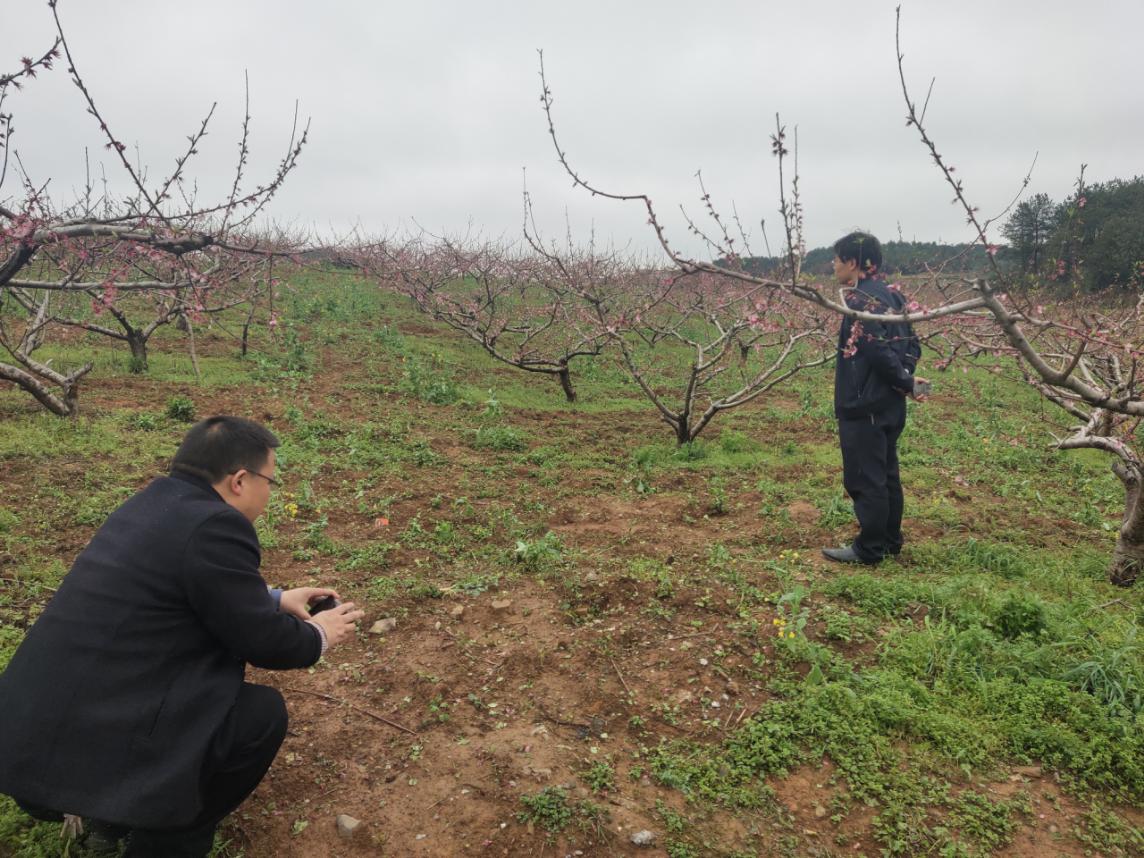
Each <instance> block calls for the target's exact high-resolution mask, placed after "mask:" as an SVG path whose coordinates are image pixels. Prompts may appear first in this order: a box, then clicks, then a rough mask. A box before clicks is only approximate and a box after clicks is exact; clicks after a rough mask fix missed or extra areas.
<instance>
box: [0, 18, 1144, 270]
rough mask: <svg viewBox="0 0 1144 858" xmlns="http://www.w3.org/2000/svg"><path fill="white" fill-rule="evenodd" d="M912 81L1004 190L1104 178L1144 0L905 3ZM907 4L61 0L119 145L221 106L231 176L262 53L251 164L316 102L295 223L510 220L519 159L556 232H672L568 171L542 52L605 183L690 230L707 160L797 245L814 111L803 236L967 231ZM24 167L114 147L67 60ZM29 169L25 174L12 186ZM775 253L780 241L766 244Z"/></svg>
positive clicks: (9, 57)
mask: <svg viewBox="0 0 1144 858" xmlns="http://www.w3.org/2000/svg"><path fill="white" fill-rule="evenodd" d="M903 7H904V8H903V30H904V32H903V36H904V49H905V53H906V68H907V72H908V74H909V76H910V83H911V86H912V88H913V91H914V95H915V97H916V98H918V99H921V98H923V97H924V94H925V90H926V87H927V86H928V83H929V80H930V78H931V77H934V76H936V77H937V83H936V86H935V89H934V95H933V99H932V101H931V104H930V108H929V121H930V123H931V129H932V131H933V134H934V136H935V137H936V138H937V139H938V141H939V144H940V147H941V150H942V152H943V154H945V155H946V156H948V157H949V159H950V161H951V162H952V163H954V164H955V165H956V166H957V167H958V169H959V172H960V174H961V176H962V177H963V179H964V181H965V183H966V188H967V189H968V191H969V193H970V194H971V195H972V197H973V198H974V199H975V201H976V202H977V203H978V204H979V205H980V206H981V208H982V210H983V211H984V212H986V213H989V212H993V211H998V210H1000V209H1001V208H1002V207H1003V206H1004V205H1005V204H1006V203H1007V202H1008V200H1009V199H1010V198H1011V197H1012V195H1013V194H1014V193H1015V191H1016V189H1017V187H1018V186H1019V183H1020V179H1021V178H1022V177H1023V175H1024V174H1025V171H1026V170H1027V169H1028V165H1029V163H1030V162H1031V161H1032V159H1033V156H1034V154H1035V153H1038V152H1039V157H1038V161H1037V167H1036V170H1035V172H1034V175H1033V180H1032V184H1031V186H1030V191H1031V192H1035V191H1045V192H1047V193H1049V194H1050V195H1052V196H1053V197H1056V198H1060V197H1062V196H1064V195H1065V194H1066V193H1067V192H1068V190H1069V187H1070V185H1071V183H1072V181H1073V179H1074V178H1075V175H1076V171H1077V168H1078V167H1079V165H1080V163H1081V162H1086V163H1088V164H1089V176H1090V178H1091V179H1093V180H1098V181H1099V180H1103V179H1107V178H1111V177H1115V176H1119V177H1130V176H1132V175H1135V174H1138V173H1141V172H1144V170H1142V167H1141V164H1142V158H1141V153H1142V152H1144V146H1142V143H1144V96H1142V95H1141V89H1140V81H1141V80H1144V52H1141V51H1140V50H1139V49H1138V36H1137V35H1136V34H1138V33H1139V32H1141V31H1142V29H1144V4H1139V3H1135V2H1112V1H1111V0H1108V2H1090V3H1088V4H1085V5H1084V6H1083V8H1082V7H1080V6H1078V5H1077V4H1075V3H1071V2H1068V3H1066V2H1027V0H1019V2H1008V3H1004V4H998V3H994V2H985V0H968V2H962V3H958V4H948V3H938V2H920V0H914V2H910V0H906V2H904V3H903ZM893 8H894V4H893V3H892V2H855V0H850V2H834V0H831V1H830V2H827V0H821V2H805V3H801V4H778V3H772V2H758V0H756V2H713V3H710V4H707V5H706V6H700V5H699V4H695V3H684V2H678V0H661V1H660V2H654V3H653V2H627V3H618V2H614V0H613V2H600V1H599V0H585V2H581V3H578V4H554V3H538V2H533V3H522V2H515V0H514V1H513V2H503V3H500V4H496V5H495V6H493V5H490V4H479V3H464V2H425V3H421V4H407V3H392V2H382V3H377V4H363V3H350V2H336V1H334V0H328V2H325V3H321V4H316V3H312V2H307V3H304V2H299V0H278V2H269V0H246V2H240V3H235V2H222V0H199V2H197V3H195V4H173V3H162V2H144V0H115V2H112V0H84V2H80V0H61V2H60V14H61V17H62V18H63V20H64V24H65V27H66V29H67V32H68V35H69V40H70V42H71V45H72V49H73V52H74V54H75V56H76V60H77V63H78V64H79V68H80V70H81V72H82V73H83V75H84V77H85V79H86V80H87V82H88V84H89V85H90V87H91V89H92V90H93V92H94V93H95V94H96V97H97V101H98V103H99V104H100V107H101V109H102V110H104V111H105V113H106V115H107V117H108V118H109V120H111V122H112V125H113V127H114V128H115V129H117V133H118V134H119V135H120V136H121V139H123V141H124V142H126V143H128V144H129V145H131V146H134V145H135V144H138V147H139V151H140V152H141V158H142V160H143V162H144V163H146V164H147V165H149V168H150V171H151V174H152V175H153V176H158V175H159V174H161V173H164V171H168V170H169V169H170V165H171V164H172V162H173V159H174V157H175V155H176V154H177V153H178V151H179V150H180V147H181V144H182V143H183V140H184V137H185V135H186V134H188V133H190V132H191V131H192V130H193V129H194V128H195V126H196V125H197V122H198V121H199V119H200V118H201V116H202V115H204V113H205V112H206V110H207V109H208V108H209V106H210V104H211V103H212V102H214V101H216V100H217V101H218V102H219V107H218V110H217V113H216V118H215V121H214V125H213V127H212V133H211V135H210V137H209V138H208V145H206V146H204V147H203V153H202V156H201V157H200V159H199V162H198V165H197V168H196V176H197V177H198V179H199V181H200V185H201V186H202V188H203V192H204V193H207V192H212V193H221V192H222V189H223V188H224V187H226V186H227V183H228V182H229V170H230V167H231V165H232V163H233V161H234V158H235V155H236V148H235V147H236V143H237V139H238V128H239V125H240V122H241V118H242V100H243V74H244V71H246V70H249V73H250V80H251V101H252V113H253V115H254V125H253V130H254V138H253V144H254V157H253V164H254V166H255V175H257V176H259V177H264V176H266V175H267V174H268V173H270V172H271V171H272V169H273V166H274V164H275V163H276V162H277V160H278V159H279V158H280V157H281V155H282V154H283V151H284V149H285V146H286V142H287V139H288V135H289V133H290V124H291V120H292V116H293V111H294V103H295V100H297V101H299V102H300V105H301V112H302V115H303V117H306V116H308V117H310V118H311V120H312V126H311V133H312V142H311V144H310V145H309V146H308V147H307V150H306V152H305V154H304V156H303V159H302V165H301V167H300V169H299V171H298V172H297V173H296V174H295V175H294V176H292V177H291V179H290V181H289V182H288V184H287V186H286V188H285V189H284V190H283V192H282V193H281V195H280V196H279V198H278V199H277V200H276V201H275V203H274V206H273V214H274V215H275V216H276V217H279V218H281V219H283V220H287V221H291V222H294V223H301V224H313V225H314V226H315V227H316V228H317V229H318V230H321V231H330V230H341V229H345V228H347V227H349V226H350V225H352V224H355V223H360V224H361V225H362V227H363V228H364V229H366V230H369V231H373V232H382V231H384V230H386V229H387V228H392V227H396V226H398V225H401V224H406V225H408V224H410V223H412V222H413V221H414V220H415V221H416V222H418V223H421V224H424V225H425V226H427V227H430V228H433V229H441V230H450V231H459V230H463V229H465V228H466V225H467V224H468V223H470V222H472V223H474V224H476V225H477V226H478V227H480V228H482V229H483V230H484V232H485V233H486V234H493V235H497V234H505V235H509V236H515V235H517V234H518V233H519V228H520V222H521V195H520V188H521V169H522V168H527V173H528V183H529V188H530V191H531V192H532V195H533V198H534V202H535V205H536V213H537V216H538V218H539V220H540V223H541V225H542V227H543V229H544V230H545V231H546V232H547V233H549V234H552V235H557V236H562V235H563V233H564V217H565V211H567V212H568V217H569V219H570V221H571V223H572V225H573V228H574V229H575V230H576V231H577V233H578V234H581V235H584V236H586V235H587V233H588V230H589V229H591V228H592V227H595V229H596V232H597V235H598V236H600V237H601V238H604V239H611V240H613V241H615V242H616V243H617V244H625V243H627V242H629V241H630V242H633V243H634V244H635V245H636V246H638V247H641V248H642V247H650V246H651V245H652V241H653V239H652V236H651V234H650V232H649V231H648V230H647V228H646V226H645V225H644V220H645V218H644V215H643V213H642V212H641V211H640V210H639V209H638V208H637V207H635V206H633V205H632V204H626V205H621V204H618V203H609V202H607V201H603V200H598V199H596V200H593V199H592V198H590V197H589V196H588V195H587V194H585V193H583V192H582V191H575V190H573V189H572V188H571V182H570V181H569V180H568V179H567V177H566V176H564V175H563V174H562V173H561V172H560V169H559V166H558V164H557V163H556V161H555V157H554V153H553V150H552V146H551V142H550V140H549V138H548V134H547V129H546V126H545V124H544V118H543V114H542V112H541V110H540V104H539V80H538V77H537V60H536V53H535V49H536V48H541V47H542V48H544V49H545V58H546V63H547V66H548V72H549V80H550V85H551V86H552V87H553V90H554V92H555V96H556V116H557V122H558V130H559V133H560V136H561V142H562V145H563V146H564V147H565V148H566V149H567V151H568V152H569V154H570V156H571V157H572V158H573V160H574V164H575V166H576V167H577V168H578V169H579V170H581V171H582V172H583V174H584V175H585V176H586V177H588V178H590V179H592V180H593V181H595V182H598V183H599V184H600V185H601V186H603V187H605V188H608V189H615V190H618V191H622V192H646V193H648V194H649V195H650V196H651V197H652V198H653V199H654V200H655V201H656V204H657V207H659V208H660V210H661V212H662V214H663V216H664V219H665V221H666V222H667V223H668V224H669V227H670V230H671V235H672V237H673V241H674V243H675V244H677V245H678V246H680V247H683V248H686V249H688V250H690V251H694V252H701V248H700V246H699V245H698V244H697V243H696V242H694V241H693V240H691V239H690V237H689V236H687V235H686V233H685V231H684V230H683V228H682V225H681V219H680V217H679V216H678V214H677V207H678V206H679V205H680V204H683V205H685V206H686V207H687V208H688V210H689V211H690V212H692V213H693V214H695V215H700V214H701V208H700V206H699V203H698V197H699V191H698V187H697V185H696V182H695V179H694V175H695V172H696V170H698V169H702V171H703V175H704V178H705V180H706V182H707V186H708V190H709V191H711V193H712V195H713V197H714V198H715V199H716V201H717V202H719V203H720V204H721V206H722V207H723V208H724V209H725V210H726V211H727V212H728V213H729V211H730V208H731V203H732V201H733V202H734V203H735V205H736V206H737V208H738V211H739V213H740V214H741V216H742V217H743V220H744V221H745V222H747V223H748V224H750V225H754V228H755V232H756V238H757V237H758V236H757V233H758V230H757V223H758V221H759V219H760V218H765V219H766V221H767V224H768V232H769V233H770V236H771V241H772V246H775V245H777V242H778V215H777V212H776V209H777V179H776V176H775V162H774V159H773V158H772V157H771V156H770V144H769V134H770V133H771V132H772V131H773V126H774V115H775V113H776V111H777V112H780V113H781V114H782V117H783V121H784V122H786V123H787V124H788V125H789V127H790V128H792V129H793V127H794V126H795V125H797V126H798V129H799V139H800V144H801V147H800V168H801V174H802V190H803V200H804V204H805V208H806V215H807V218H806V225H807V239H808V241H809V242H810V243H811V244H812V245H815V244H823V243H827V242H829V241H831V240H833V238H835V237H836V236H837V235H838V234H839V233H841V232H842V231H845V230H847V229H849V228H851V227H853V226H857V225H862V226H865V227H867V228H869V229H872V230H875V231H876V232H878V233H879V234H881V235H883V236H886V237H894V236H896V235H897V233H898V229H899V224H900V228H901V231H902V234H903V235H904V236H905V237H906V238H918V239H938V238H942V239H944V240H947V241H954V240H964V239H966V238H968V237H969V234H968V232H967V230H966V228H965V226H964V218H963V217H962V216H961V215H960V214H959V212H958V211H957V210H956V209H954V208H953V207H952V206H950V205H949V204H948V200H949V198H950V196H951V194H950V192H949V190H948V189H947V188H946V187H945V186H944V185H943V184H942V181H941V178H940V176H939V175H938V173H937V172H936V171H935V170H934V169H933V168H932V166H931V165H930V164H929V163H928V159H927V156H926V153H925V152H924V150H923V149H922V148H921V146H920V144H919V143H918V141H917V137H916V133H915V132H913V131H912V130H911V129H907V128H906V127H905V124H904V121H903V120H904V106H903V101H902V96H901V92H900V88H899V84H898V80H897V70H896V67H895V63H894V44H893V38H894V11H893ZM51 37H52V26H51V18H50V10H49V9H48V8H47V6H46V3H44V2H43V0H4V5H3V11H0V69H4V70H7V69H10V68H14V67H15V64H16V63H17V62H18V58H19V57H20V56H21V55H23V54H29V55H30V54H33V53H35V52H37V51H41V50H43V49H44V48H45V47H46V45H47V44H50V41H51ZM7 107H8V109H12V110H13V111H14V112H15V113H16V117H17V121H16V126H17V134H16V136H15V137H14V139H13V142H14V144H15V146H16V148H18V149H19V151H20V153H21V156H22V158H23V161H24V163H25V164H26V166H27V167H28V169H29V170H30V171H31V172H32V173H33V175H34V176H37V177H39V178H40V179H41V180H42V179H43V178H46V177H49V176H50V177H52V180H53V181H52V188H53V189H54V191H55V193H56V194H59V195H66V194H68V193H69V192H70V191H71V189H73V188H75V187H77V186H78V185H79V184H81V183H82V181H83V150H84V147H85V146H86V147H88V148H89V149H90V150H91V153H92V157H93V159H101V160H103V161H104V162H105V163H106V164H107V169H108V172H109V174H110V175H112V176H113V177H114V176H115V170H114V165H113V164H112V163H111V161H110V159H109V158H108V157H107V153H106V152H105V151H104V149H103V145H102V141H101V140H100V139H99V137H98V135H97V134H96V129H95V127H94V124H93V123H92V122H91V120H90V117H88V116H86V115H85V114H84V111H83V105H82V103H81V101H80V97H79V94H78V93H77V92H76V91H75V90H74V88H73V87H71V86H70V85H69V84H68V82H67V79H66V75H65V74H64V72H63V69H62V68H57V70H55V71H54V72H51V73H49V74H46V75H42V76H41V77H40V78H39V79H38V80H36V81H34V82H32V83H30V84H29V85H28V86H27V87H26V88H25V90H24V91H23V92H22V93H18V94H16V95H15V96H13V97H12V98H11V99H10V101H9V103H8V105H7ZM15 192H16V188H15V186H14V185H13V184H12V183H11V179H9V183H8V184H7V185H6V186H5V187H4V188H3V189H0V196H11V195H13V194H14V193H15ZM756 249H761V241H758V242H757V244H756Z"/></svg>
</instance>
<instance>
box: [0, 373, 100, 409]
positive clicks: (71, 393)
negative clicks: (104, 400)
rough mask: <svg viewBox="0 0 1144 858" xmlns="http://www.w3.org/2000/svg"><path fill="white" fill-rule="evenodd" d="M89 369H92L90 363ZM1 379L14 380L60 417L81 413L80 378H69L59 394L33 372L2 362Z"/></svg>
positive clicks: (18, 385)
mask: <svg viewBox="0 0 1144 858" xmlns="http://www.w3.org/2000/svg"><path fill="white" fill-rule="evenodd" d="M87 369H91V365H90V364H88V365H87V368H86V369H85V370H84V372H86V371H87ZM0 379H5V380H7V381H11V382H13V383H14V384H15V385H16V386H17V387H20V388H22V389H24V390H26V391H28V393H30V394H32V396H34V397H35V398H36V401H37V402H39V403H40V404H41V405H42V406H44V408H46V409H48V411H50V412H52V413H53V414H58V415H59V416H60V417H75V416H76V415H77V414H78V413H79V378H78V377H77V378H72V379H68V380H67V383H66V384H64V385H63V387H62V390H61V391H60V393H59V394H56V393H53V392H52V390H51V388H50V387H49V386H48V385H47V384H45V383H44V382H43V381H41V380H40V379H38V378H36V376H34V375H32V373H30V372H27V371H26V370H23V369H21V368H20V367H18V366H12V365H11V364H4V363H0Z"/></svg>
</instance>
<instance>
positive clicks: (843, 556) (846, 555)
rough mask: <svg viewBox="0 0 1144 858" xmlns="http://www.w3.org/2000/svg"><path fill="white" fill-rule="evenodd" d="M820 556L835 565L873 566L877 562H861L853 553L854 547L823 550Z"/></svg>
mask: <svg viewBox="0 0 1144 858" xmlns="http://www.w3.org/2000/svg"><path fill="white" fill-rule="evenodd" d="M822 554H823V556H824V557H826V559H827V560H833V561H834V562H835V563H859V564H862V565H863V566H873V565H874V564H875V563H877V562H878V561H876V560H875V561H870V560H863V559H862V558H861V557H859V556H858V555H857V554H856V553H855V552H854V547H853V546H851V545H847V546H845V547H844V548H824V549H822Z"/></svg>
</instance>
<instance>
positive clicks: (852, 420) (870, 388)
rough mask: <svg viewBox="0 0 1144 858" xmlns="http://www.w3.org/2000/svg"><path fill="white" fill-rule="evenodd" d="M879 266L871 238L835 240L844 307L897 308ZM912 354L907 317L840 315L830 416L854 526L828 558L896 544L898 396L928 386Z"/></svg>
mask: <svg viewBox="0 0 1144 858" xmlns="http://www.w3.org/2000/svg"><path fill="white" fill-rule="evenodd" d="M881 267H882V246H881V245H880V244H879V243H878V239H876V238H875V237H874V236H872V235H870V234H868V233H864V232H852V233H850V234H849V235H847V236H845V237H843V238H840V239H839V240H838V241H837V242H835V244H834V278H835V280H837V281H838V283H840V284H842V285H843V286H845V287H848V289H847V293H846V305H847V306H848V307H849V308H850V309H852V310H858V311H862V312H865V313H877V314H885V313H888V314H890V315H899V314H901V313H902V312H904V309H905V306H906V299H905V297H904V296H903V295H902V293H901V292H900V291H899V290H898V289H897V288H896V287H892V286H890V285H889V284H887V283H886V281H885V280H884V279H882V277H881V276H880V275H879V273H878V271H879V269H880V268H881ZM919 357H921V344H920V343H919V342H918V338H917V336H916V335H915V334H914V331H913V327H912V326H911V325H910V324H909V323H908V322H885V323H882V322H876V321H871V320H867V319H861V320H860V319H855V318H852V317H851V316H844V317H843V319H842V325H841V327H840V328H839V330H838V357H837V359H836V361H835V365H834V416H835V417H837V418H838V439H839V442H840V443H841V446H842V484H843V486H844V487H845V489H846V493H847V494H849V495H850V498H851V500H852V501H854V514H855V516H856V517H857V519H858V524H859V526H860V528H861V531H860V532H859V534H858V536H857V538H855V540H854V542H853V543H852V544H850V545H848V546H845V547H843V548H824V549H822V553H823V554H824V555H826V557H828V558H829V559H830V560H834V561H836V562H838V563H866V564H874V563H879V562H881V560H882V558H883V557H885V556H886V555H887V554H895V555H896V554H898V553H899V552H900V551H901V550H902V482H901V479H900V478H899V474H898V437H899V436H900V435H901V434H902V430H903V429H904V428H905V426H906V397H907V396H910V397H912V398H915V399H921V398H924V392H923V391H924V389H925V388H926V387H928V384H929V382H927V381H926V380H925V379H924V378H920V377H915V376H914V367H915V366H917V362H918V358H919ZM919 384H920V385H921V388H920V389H919V388H918V387H916V385H919Z"/></svg>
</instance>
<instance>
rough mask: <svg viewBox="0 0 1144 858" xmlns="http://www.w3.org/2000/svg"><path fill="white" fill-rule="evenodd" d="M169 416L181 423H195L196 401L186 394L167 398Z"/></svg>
mask: <svg viewBox="0 0 1144 858" xmlns="http://www.w3.org/2000/svg"><path fill="white" fill-rule="evenodd" d="M167 416H168V417H169V418H170V419H172V420H178V421H179V422H180V423H194V422H195V403H194V402H192V401H191V400H190V399H189V398H188V397H186V396H172V397H171V398H170V399H168V400H167Z"/></svg>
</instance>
